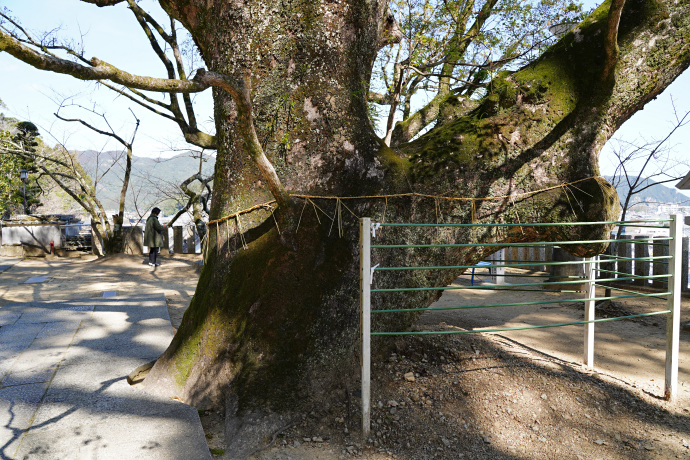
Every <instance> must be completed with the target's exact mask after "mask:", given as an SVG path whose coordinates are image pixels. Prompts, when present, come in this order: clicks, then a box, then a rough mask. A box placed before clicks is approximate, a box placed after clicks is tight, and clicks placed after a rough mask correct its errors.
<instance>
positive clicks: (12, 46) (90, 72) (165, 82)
mask: <svg viewBox="0 0 690 460" xmlns="http://www.w3.org/2000/svg"><path fill="white" fill-rule="evenodd" d="M0 51H5V52H6V53H9V54H11V55H12V56H14V57H15V58H17V59H19V60H20V61H23V62H26V63H27V64H29V65H31V66H33V67H35V68H37V69H39V70H48V71H51V72H56V73H62V74H67V75H71V76H73V77H75V78H78V79H80V80H87V81H89V80H110V81H112V82H114V83H118V84H121V85H124V86H127V87H131V88H137V89H143V90H147V91H156V92H166V93H169V92H179V93H184V92H189V93H197V92H200V91H203V90H205V89H207V88H208V85H206V84H203V83H201V82H200V81H197V80H174V79H166V78H153V77H143V76H139V75H133V74H131V73H128V72H125V71H124V70H121V69H118V68H117V67H115V66H113V65H111V64H108V63H107V62H105V61H101V60H100V59H98V58H95V57H94V58H91V60H90V61H89V62H90V64H91V67H87V66H85V65H81V64H78V63H75V62H72V61H68V60H67V59H61V58H58V57H55V56H50V55H47V54H44V53H40V52H38V51H36V50H33V49H31V48H29V47H28V46H26V45H24V44H22V43H20V42H19V40H17V39H16V38H14V37H12V36H10V35H9V34H7V33H5V32H4V31H0Z"/></svg>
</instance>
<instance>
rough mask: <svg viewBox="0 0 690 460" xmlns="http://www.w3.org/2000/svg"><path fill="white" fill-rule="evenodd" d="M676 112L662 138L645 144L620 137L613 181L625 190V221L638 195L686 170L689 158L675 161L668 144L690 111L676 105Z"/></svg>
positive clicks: (684, 122) (623, 199) (676, 177)
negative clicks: (682, 109)
mask: <svg viewBox="0 0 690 460" xmlns="http://www.w3.org/2000/svg"><path fill="white" fill-rule="evenodd" d="M673 115H674V121H673V126H672V127H671V129H670V130H669V132H668V133H667V134H666V136H665V137H664V138H662V139H661V140H655V141H649V142H645V143H643V144H639V143H636V142H625V141H620V142H619V143H618V145H617V146H616V147H615V148H614V150H613V154H614V158H615V161H616V169H615V172H614V174H613V178H612V179H611V184H612V185H613V186H614V187H616V189H621V188H623V189H624V190H626V193H625V194H624V195H623V196H621V197H620V199H621V209H622V212H621V218H620V219H621V220H623V221H624V220H626V217H627V214H628V211H629V210H630V208H631V206H632V205H633V204H634V198H635V197H636V196H637V195H639V194H640V193H642V192H644V191H645V190H648V189H650V188H652V187H655V186H658V185H662V184H667V183H669V182H676V181H678V180H680V179H682V178H683V177H685V174H687V171H688V165H689V164H690V162H688V161H685V162H679V161H675V160H674V159H673V158H672V157H671V155H670V150H669V145H668V144H669V142H670V140H671V138H672V137H673V135H674V134H675V133H676V132H677V131H678V130H679V129H681V128H683V127H684V126H686V125H687V124H688V123H690V112H686V113H685V114H683V115H681V114H679V113H678V112H677V111H676V109H675V105H673ZM621 185H623V187H621ZM622 231H623V227H618V232H617V234H616V239H620V237H621V233H622Z"/></svg>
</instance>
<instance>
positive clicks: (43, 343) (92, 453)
mask: <svg viewBox="0 0 690 460" xmlns="http://www.w3.org/2000/svg"><path fill="white" fill-rule="evenodd" d="M167 315H168V312H167V306H166V303H165V298H164V297H163V296H162V295H144V296H136V297H117V296H114V297H107V298H99V299H83V300H77V301H73V302H39V303H37V302H32V303H26V304H12V305H7V306H5V307H2V308H0V459H2V460H5V459H23V458H30V459H38V460H44V459H45V460H47V459H51V460H52V459H86V458H89V459H90V458H99V459H111V458H112V459H125V458H126V459H137V458H142V459H166V460H167V459H210V458H211V456H210V453H209V450H208V446H207V444H206V440H205V437H204V432H203V429H202V427H201V422H200V420H199V415H198V413H197V411H196V409H194V408H193V407H190V406H187V405H185V404H182V403H180V402H178V401H175V400H172V399H168V398H163V397H160V396H154V395H151V394H149V393H146V392H144V391H143V390H140V389H139V388H138V387H136V386H130V385H129V384H128V383H127V380H126V377H127V375H128V374H129V373H130V372H131V371H132V370H134V369H135V368H137V367H138V366H140V365H142V364H146V363H148V362H150V361H151V360H153V359H156V358H157V357H158V356H160V355H161V353H163V351H164V350H165V348H166V347H167V345H168V344H169V343H170V340H172V336H173V334H172V327H171V325H170V319H169V317H168V316H167Z"/></svg>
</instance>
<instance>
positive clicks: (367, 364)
mask: <svg viewBox="0 0 690 460" xmlns="http://www.w3.org/2000/svg"><path fill="white" fill-rule="evenodd" d="M359 270H360V272H359V283H360V291H359V296H360V297H359V301H360V328H361V333H362V349H361V352H362V355H361V364H362V437H363V438H364V439H366V438H368V437H369V433H370V431H371V219H370V218H368V217H363V218H361V219H360V220H359Z"/></svg>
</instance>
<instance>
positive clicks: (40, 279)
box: [24, 276, 50, 284]
mask: <svg viewBox="0 0 690 460" xmlns="http://www.w3.org/2000/svg"><path fill="white" fill-rule="evenodd" d="M49 279H50V277H49V276H32V277H31V278H29V279H28V280H26V281H24V284H34V283H36V284H37V283H45V282H46V281H48V280H49Z"/></svg>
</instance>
